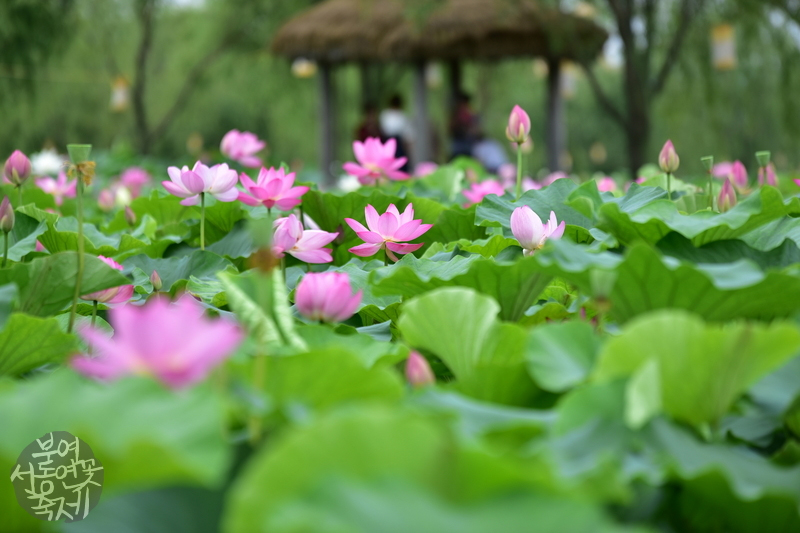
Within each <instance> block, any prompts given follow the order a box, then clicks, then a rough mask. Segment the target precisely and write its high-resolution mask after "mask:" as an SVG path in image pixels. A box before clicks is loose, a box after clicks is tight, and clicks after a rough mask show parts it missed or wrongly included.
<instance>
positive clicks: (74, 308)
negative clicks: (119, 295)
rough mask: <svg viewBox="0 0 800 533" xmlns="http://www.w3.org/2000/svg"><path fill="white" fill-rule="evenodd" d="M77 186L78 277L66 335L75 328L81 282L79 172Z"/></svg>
mask: <svg viewBox="0 0 800 533" xmlns="http://www.w3.org/2000/svg"><path fill="white" fill-rule="evenodd" d="M77 185H78V186H77V187H76V193H77V194H76V195H75V199H76V200H77V203H78V212H77V216H78V276H77V278H76V279H75V293H74V294H73V295H72V308H71V309H70V312H69V325H68V326H67V333H72V328H73V327H74V326H75V314H76V313H77V311H78V298H80V295H81V281H82V280H83V267H84V264H83V263H84V257H83V250H84V245H83V176H81V174H80V172H79V173H78V184H77Z"/></svg>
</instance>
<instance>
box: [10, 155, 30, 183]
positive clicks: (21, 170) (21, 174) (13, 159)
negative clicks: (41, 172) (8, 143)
mask: <svg viewBox="0 0 800 533" xmlns="http://www.w3.org/2000/svg"><path fill="white" fill-rule="evenodd" d="M30 175H31V161H30V159H28V156H26V155H25V154H23V153H22V152H20V151H19V150H14V152H12V154H11V155H10V156H8V159H6V164H5V166H4V167H3V177H4V178H5V179H6V180H8V182H9V183H11V184H12V185H15V186H17V187H19V186H20V185H22V184H23V183H25V180H27V179H28V177H29V176H30Z"/></svg>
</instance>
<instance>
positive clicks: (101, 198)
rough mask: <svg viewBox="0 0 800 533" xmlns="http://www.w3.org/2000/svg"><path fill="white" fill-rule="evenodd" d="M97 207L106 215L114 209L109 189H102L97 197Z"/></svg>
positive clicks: (111, 193) (112, 195) (112, 196)
mask: <svg viewBox="0 0 800 533" xmlns="http://www.w3.org/2000/svg"><path fill="white" fill-rule="evenodd" d="M97 206H98V207H99V208H100V210H101V211H105V212H106V213H107V212H109V211H111V210H112V209H114V193H113V192H111V189H103V190H102V191H100V194H99V195H98V196H97Z"/></svg>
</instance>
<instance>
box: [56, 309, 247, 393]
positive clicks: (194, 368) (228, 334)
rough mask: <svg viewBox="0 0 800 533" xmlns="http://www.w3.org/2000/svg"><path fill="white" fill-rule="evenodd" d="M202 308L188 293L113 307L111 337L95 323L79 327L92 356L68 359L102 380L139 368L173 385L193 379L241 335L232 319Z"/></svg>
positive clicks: (225, 354) (217, 360) (226, 352)
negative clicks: (214, 315)
mask: <svg viewBox="0 0 800 533" xmlns="http://www.w3.org/2000/svg"><path fill="white" fill-rule="evenodd" d="M203 312H204V310H203V307H202V306H201V305H200V304H199V303H198V302H197V301H196V300H195V299H194V298H192V297H191V296H183V297H181V298H180V299H179V300H178V301H177V302H175V303H170V302H169V300H168V299H167V298H155V299H152V300H150V301H148V302H147V304H145V305H144V306H141V307H138V306H135V305H131V304H128V305H125V306H122V307H118V308H116V309H113V310H112V311H111V312H110V313H109V315H110V319H109V322H111V325H112V326H113V327H114V332H115V333H114V337H109V336H108V335H107V334H106V333H104V332H103V331H101V330H100V329H98V328H93V327H86V328H83V329H81V330H80V331H79V334H80V335H81V336H82V337H83V338H84V339H85V340H86V342H87V343H88V344H90V345H91V346H92V347H93V348H94V349H95V353H96V354H97V356H96V357H89V356H86V355H79V356H77V357H74V358H73V359H72V361H71V362H70V364H71V366H72V368H74V369H75V370H77V371H78V372H80V373H81V374H84V375H86V376H89V377H93V378H96V379H100V380H103V381H111V380H116V379H118V378H120V377H122V376H126V375H130V374H138V375H151V376H153V377H155V378H156V379H158V380H159V381H161V382H162V383H163V384H164V385H166V386H168V387H170V388H172V389H179V388H183V387H186V386H188V385H192V384H194V383H197V382H198V381H201V380H202V379H204V378H205V377H206V376H207V375H208V373H209V372H210V371H211V370H212V369H213V368H214V367H215V366H217V365H218V364H219V363H221V362H222V361H223V360H225V358H227V357H228V356H230V355H231V353H233V351H234V350H235V349H236V347H237V346H238V345H239V343H240V342H241V340H242V337H243V334H242V331H241V330H240V329H239V327H238V326H237V325H236V323H234V322H233V321H231V320H229V319H226V318H218V319H213V320H212V319H208V318H206V317H205V316H204V314H203Z"/></svg>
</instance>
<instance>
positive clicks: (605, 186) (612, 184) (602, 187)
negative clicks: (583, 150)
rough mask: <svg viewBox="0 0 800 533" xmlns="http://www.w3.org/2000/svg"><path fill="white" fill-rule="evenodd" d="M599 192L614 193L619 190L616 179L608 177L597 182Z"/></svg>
mask: <svg viewBox="0 0 800 533" xmlns="http://www.w3.org/2000/svg"><path fill="white" fill-rule="evenodd" d="M597 190H598V191H600V192H614V191H616V190H617V182H616V181H614V178H612V177H610V176H606V177H604V178H601V179H600V180H599V181H598V182H597Z"/></svg>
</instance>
